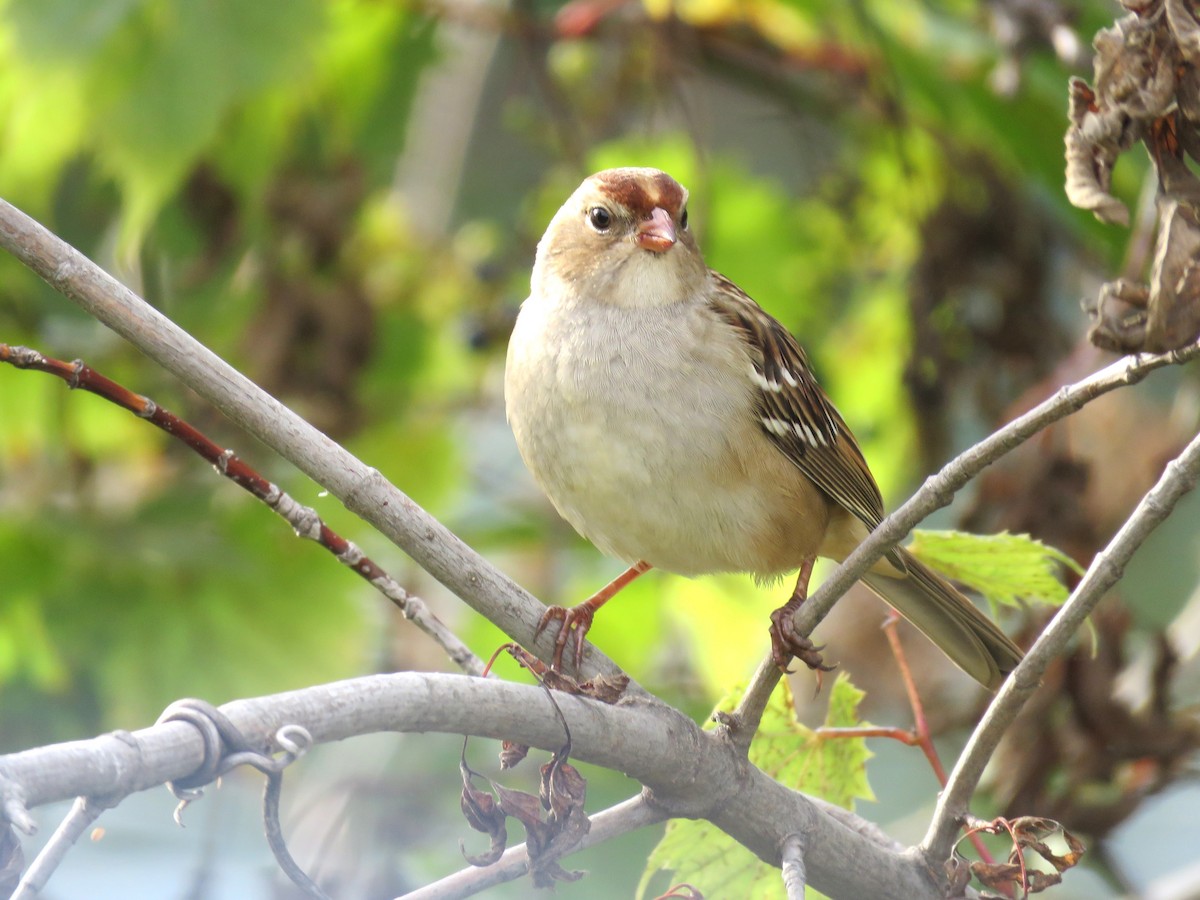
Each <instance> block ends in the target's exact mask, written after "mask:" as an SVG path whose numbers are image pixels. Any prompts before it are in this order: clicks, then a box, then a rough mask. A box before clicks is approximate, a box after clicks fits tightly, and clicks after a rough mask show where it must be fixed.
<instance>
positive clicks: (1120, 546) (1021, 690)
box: [921, 436, 1200, 860]
mask: <svg viewBox="0 0 1200 900" xmlns="http://www.w3.org/2000/svg"><path fill="white" fill-rule="evenodd" d="M1198 477H1200V436H1198V437H1195V438H1193V439H1192V442H1191V443H1190V444H1188V446H1187V448H1186V449H1185V450H1184V451H1183V453H1182V454H1180V455H1179V457H1178V458H1176V459H1175V460H1173V461H1172V462H1171V463H1170V464H1168V465H1167V468H1166V471H1164V472H1163V474H1162V477H1161V478H1159V480H1158V483H1157V484H1155V485H1154V487H1153V488H1151V489H1150V491H1149V492H1148V493H1147V494H1146V496H1145V497H1143V498H1142V502H1141V503H1139V504H1138V506H1137V509H1135V510H1134V511H1133V515H1131V516H1130V517H1129V518H1128V519H1127V520H1126V521H1125V524H1124V525H1122V526H1121V530H1120V531H1118V532H1117V535H1116V537H1114V538H1113V539H1112V541H1111V542H1109V545H1108V546H1107V547H1105V548H1104V550H1103V551H1102V552H1100V553H1098V554H1096V557H1095V559H1093V560H1092V564H1091V565H1090V566H1089V567H1088V570H1087V572H1086V573H1085V574H1084V576H1083V578H1082V579H1081V580H1080V582H1079V584H1078V585H1076V587H1075V590H1074V591H1072V593H1071V596H1070V597H1069V598H1068V599H1067V602H1066V603H1065V604H1063V607H1062V609H1060V610H1059V611H1058V612H1057V613H1056V614H1055V616H1054V618H1053V619H1052V620H1051V622H1050V624H1049V625H1048V626H1046V629H1045V630H1044V631H1043V632H1042V633H1041V635H1040V636H1039V637H1038V639H1037V641H1036V642H1035V643H1034V645H1033V646H1032V647H1031V648H1030V649H1029V652H1028V653H1027V654H1026V655H1025V659H1024V660H1022V661H1021V664H1020V665H1018V666H1017V668H1016V671H1014V672H1013V673H1012V674H1011V675H1010V676H1009V677H1008V679H1007V680H1006V681H1005V682H1004V685H1003V686H1002V687H1001V688H1000V692H999V693H998V694H996V697H995V699H993V700H992V703H991V705H990V706H989V707H988V709H987V712H986V713H984V716H983V719H982V720H981V721H980V723H979V725H978V726H977V727H976V728H975V731H974V733H972V735H971V738H970V740H969V741H968V742H967V746H966V747H965V748H964V749H963V752H962V755H961V756H960V757H959V759H958V763H957V764H956V765H955V767H954V771H953V772H951V773H950V780H949V782H948V783H947V784H946V789H945V790H944V791H942V794H941V797H940V798H939V799H938V805H937V810H936V811H935V813H934V816H933V821H932V822H931V823H930V825H929V831H928V832H927V833H926V835H925V839H924V841H922V843H921V847H922V850H923V851H924V852H925V854H926V856H927V857H928V858H929V859H931V860H941V859H946V858H947V857H948V856H949V854H950V848H951V846H952V845H953V843H954V840H955V836H956V835H957V833H958V827H959V824H960V823H961V819H962V816H963V815H965V814H966V812H967V804H968V802H969V801H970V799H971V795H972V794H973V793H974V791H975V786H976V785H977V784H978V783H979V779H980V776H982V775H983V769H984V766H986V765H987V762H988V760H989V759H991V756H992V753H993V752H994V751H995V749H996V746H997V745H998V744H999V743H1000V739H1001V738H1002V737H1003V736H1004V732H1005V731H1007V730H1008V727H1009V726H1010V725H1011V724H1012V723H1013V721H1014V720H1015V719H1016V717H1017V714H1018V713H1019V712H1020V711H1021V707H1022V706H1024V704H1025V701H1026V700H1028V699H1029V697H1030V696H1032V694H1033V692H1034V691H1036V690H1037V688H1038V685H1039V684H1040V683H1041V679H1042V676H1043V675H1044V674H1045V672H1046V669H1047V668H1048V667H1049V665H1050V663H1051V662H1052V661H1053V660H1054V658H1055V657H1057V656H1058V655H1060V654H1061V653H1062V651H1063V648H1065V647H1066V646H1067V644H1068V643H1069V642H1070V640H1071V639H1072V638H1073V637H1074V636H1075V633H1076V632H1077V631H1078V630H1079V627H1080V626H1081V625H1082V624H1083V623H1084V620H1085V619H1086V618H1087V617H1088V616H1089V615H1091V612H1092V610H1093V609H1095V608H1096V604H1097V603H1099V602H1100V600H1101V599H1102V598H1103V597H1104V595H1105V593H1106V592H1107V591H1108V589H1109V588H1111V587H1112V586H1113V585H1114V584H1116V583H1117V581H1119V580H1120V578H1121V575H1122V573H1123V572H1124V571H1125V566H1126V564H1127V563H1128V562H1129V560H1130V559H1131V558H1132V557H1133V554H1134V552H1135V551H1136V550H1137V549H1138V547H1140V546H1141V545H1142V542H1143V541H1145V540H1146V538H1147V537H1149V535H1150V532H1152V531H1153V530H1154V529H1155V528H1156V527H1157V526H1158V525H1159V524H1160V523H1161V522H1162V521H1163V520H1164V519H1166V518H1167V516H1169V515H1170V514H1171V510H1173V509H1174V508H1175V504H1176V503H1178V502H1179V498H1180V497H1182V496H1183V495H1184V494H1186V493H1187V492H1188V491H1190V490H1192V489H1193V488H1194V487H1195V486H1196V480H1197V478H1198Z"/></svg>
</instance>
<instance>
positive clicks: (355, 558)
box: [0, 343, 483, 675]
mask: <svg viewBox="0 0 1200 900" xmlns="http://www.w3.org/2000/svg"><path fill="white" fill-rule="evenodd" d="M0 362H6V363H10V364H11V365H13V366H16V367H17V368H18V369H34V370H36V371H39V372H46V373H48V374H50V375H55V376H57V377H58V378H61V379H62V380H63V381H65V382H66V384H67V387H69V388H71V389H72V390H75V389H78V390H84V391H88V392H90V393H93V394H95V395H96V396H98V397H103V398H104V399H105V400H108V401H109V402H110V403H114V404H116V405H117V406H120V407H122V408H123V409H127V410H129V411H130V412H131V413H133V414H134V415H135V416H137V417H138V418H141V419H145V420H146V421H148V422H150V423H151V424H152V425H155V426H157V427H158V428H160V429H161V430H162V431H165V432H166V433H167V434H169V435H171V436H172V437H174V438H177V439H178V440H180V441H182V442H183V443H184V444H186V445H187V446H188V447H189V448H190V449H191V450H192V451H194V452H195V453H196V454H198V455H199V456H200V457H201V458H202V459H204V460H207V461H208V462H210V463H212V466H213V468H214V469H215V470H216V471H217V473H218V474H219V475H224V476H225V477H226V478H228V479H229V480H230V481H232V482H233V483H234V484H236V485H238V487H241V488H243V489H244V490H246V491H249V492H250V494H252V495H253V496H254V497H256V498H257V499H259V500H261V501H262V502H263V503H264V504H266V506H267V507H268V508H269V509H271V510H272V511H273V512H275V513H276V514H278V515H279V516H281V517H282V518H283V520H284V521H285V522H287V523H288V524H289V525H291V526H292V530H293V531H295V532H296V536H297V537H301V538H307V539H308V540H311V541H315V542H316V543H318V544H320V545H321V546H322V547H324V548H325V549H326V550H328V551H329V552H330V553H332V554H333V555H334V557H335V558H336V559H337V561H338V562H340V563H342V564H343V565H344V566H347V567H348V568H350V569H351V570H353V571H354V572H355V573H356V574H358V575H359V576H361V577H362V578H364V579H366V581H367V582H368V583H370V584H371V585H372V586H373V587H374V588H375V589H376V590H378V591H379V592H380V593H381V594H383V595H384V596H385V597H387V598H388V599H389V600H391V601H392V603H394V604H395V605H396V607H397V608H398V609H399V610H400V612H401V613H403V614H404V618H406V619H408V620H409V621H411V622H412V623H413V624H414V625H416V626H417V627H418V628H419V629H421V631H423V632H425V633H426V634H427V635H429V637H431V638H433V640H434V641H436V642H437V643H438V644H439V645H440V646H441V647H442V649H443V650H445V651H446V655H447V656H449V657H450V659H451V660H452V661H453V662H454V663H455V664H456V665H457V666H458V667H459V668H460V669H462V670H463V671H464V672H466V673H467V674H468V675H481V674H483V661H482V660H481V659H480V658H479V657H478V656H476V655H475V654H474V653H472V652H471V649H470V648H469V647H468V646H467V645H466V644H464V643H463V642H462V640H461V639H459V637H458V635H456V634H455V633H454V632H453V631H451V630H450V629H449V628H448V627H447V626H446V624H445V623H444V622H443V621H442V620H441V619H439V618H438V617H437V616H436V615H434V614H433V611H432V610H430V608H429V606H428V605H427V604H426V603H425V601H424V600H422V599H421V598H420V597H417V596H414V595H413V594H410V593H409V592H408V591H406V590H405V589H404V588H403V587H402V586H401V585H400V583H399V582H397V581H396V580H395V579H394V578H392V576H391V575H389V574H388V573H387V572H386V571H384V570H383V569H382V568H381V567H380V566H379V565H377V564H376V563H375V561H374V560H372V559H371V558H370V557H369V556H367V555H366V554H365V553H363V552H362V550H361V549H360V548H359V547H358V546H357V545H356V544H355V543H354V542H353V541H348V540H346V539H345V538H344V537H342V536H341V535H340V534H338V533H337V532H336V531H334V530H333V529H332V528H330V527H329V526H328V525H326V524H325V522H324V521H322V519H321V517H320V516H319V515H318V514H317V511H316V510H315V509H313V508H312V507H311V506H304V505H303V504H301V503H297V502H296V500H295V499H294V498H293V497H292V496H291V495H290V494H288V493H287V492H286V491H284V490H282V489H280V487H279V486H278V485H276V484H274V483H272V482H270V481H268V480H267V479H266V478H264V477H263V476H262V475H261V474H260V473H259V472H257V471H255V470H254V469H253V468H251V466H250V465H248V464H247V463H246V461H245V460H243V459H241V458H240V457H238V456H237V455H236V454H235V453H234V452H233V451H232V450H230V449H228V448H222V447H221V446H219V445H218V444H216V443H214V442H213V441H212V440H210V439H209V438H208V436H207V435H205V434H204V433H203V432H201V431H200V430H199V429H198V428H196V427H195V426H193V425H191V424H189V423H188V422H185V421H183V420H182V419H180V418H179V417H178V416H176V415H175V414H174V413H172V412H170V411H169V410H167V409H165V408H164V407H162V406H159V405H158V404H157V403H155V402H154V401H153V400H151V399H150V398H149V397H144V396H142V395H141V394H135V393H134V392H133V391H131V390H129V389H128V388H126V387H124V386H123V385H120V384H117V383H116V382H115V381H113V380H112V379H109V378H106V377H105V376H103V375H101V374H100V373H99V372H97V371H96V370H95V369H93V368H91V367H90V366H87V365H84V363H83V361H82V360H75V361H74V362H71V363H68V362H63V361H62V360H61V359H54V358H52V357H48V356H43V355H42V354H41V353H38V352H37V351H36V350H30V349H29V348H28V347H13V346H10V345H8V344H4V343H0Z"/></svg>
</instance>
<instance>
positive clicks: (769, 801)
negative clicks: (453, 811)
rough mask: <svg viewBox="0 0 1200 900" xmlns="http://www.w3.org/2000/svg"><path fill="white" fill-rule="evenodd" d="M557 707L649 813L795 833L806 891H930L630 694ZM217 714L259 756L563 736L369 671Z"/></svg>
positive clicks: (710, 738) (49, 751)
mask: <svg viewBox="0 0 1200 900" xmlns="http://www.w3.org/2000/svg"><path fill="white" fill-rule="evenodd" d="M555 699H556V700H557V702H558V705H559V707H560V708H561V710H562V713H563V715H564V716H565V718H566V721H567V723H568V725H569V727H570V729H571V734H572V737H573V743H574V746H575V748H576V750H577V751H578V758H579V759H581V760H584V761H586V762H591V763H595V764H597V765H601V766H605V767H607V768H611V769H616V770H618V771H624V772H626V773H627V774H629V775H630V776H631V777H633V778H636V779H637V780H638V781H640V782H641V783H642V784H644V785H645V786H646V788H647V793H646V797H647V800H648V801H649V803H650V806H651V808H652V809H653V810H655V811H656V812H658V813H660V814H663V815H671V816H678V815H689V816H702V817H706V818H709V819H710V820H711V821H712V822H714V823H715V824H716V825H717V826H718V827H720V828H721V829H723V830H724V831H726V832H727V833H728V834H729V835H730V836H732V837H733V838H734V839H735V840H737V841H739V842H740V843H741V844H743V845H744V846H746V847H748V848H749V849H750V850H751V851H753V852H754V853H756V854H758V855H759V856H760V857H761V858H762V859H764V860H766V861H768V862H770V863H773V864H774V865H779V864H780V863H781V861H782V859H781V848H782V847H783V846H784V842H785V839H786V838H787V837H788V836H789V835H792V834H803V835H804V841H805V854H806V856H805V867H806V871H807V875H808V880H809V883H810V884H812V885H813V887H815V888H817V889H818V890H821V891H823V892H824V893H826V894H829V895H831V896H839V897H873V898H891V897H895V898H920V897H936V896H939V893H938V891H937V889H936V886H935V885H934V884H933V882H932V880H931V879H930V876H929V873H928V871H927V870H926V868H925V867H924V865H923V864H922V863H921V862H920V860H919V858H918V857H917V855H916V854H915V853H913V852H912V851H903V852H898V851H896V850H893V849H890V848H887V847H884V846H881V845H880V843H878V842H877V841H876V840H875V839H874V838H873V837H870V836H864V834H863V833H860V829H858V828H855V827H852V826H851V825H847V824H845V817H844V816H842V817H834V816H831V815H829V814H828V813H826V812H825V811H824V810H823V808H822V807H821V806H819V805H817V804H814V803H813V802H811V801H810V800H809V799H808V798H807V797H805V796H804V795H802V794H799V793H797V792H795V791H792V790H789V789H788V788H785V787H783V786H782V785H780V784H778V783H777V782H775V781H774V780H773V779H771V778H769V777H768V776H767V775H765V774H764V773H763V772H761V771H759V770H758V769H756V768H754V767H753V766H750V765H749V764H747V762H746V761H745V759H744V758H743V757H742V756H741V755H740V753H739V752H738V751H737V750H736V749H735V748H734V747H733V746H732V745H731V744H730V743H729V742H727V741H725V740H723V739H721V738H720V737H719V736H717V735H716V734H715V733H713V732H704V731H702V730H701V729H700V728H699V727H698V726H697V725H696V724H695V723H694V722H692V721H691V720H690V719H687V718H685V717H684V716H682V715H681V714H679V713H677V712H675V711H674V710H672V709H670V708H668V707H664V706H661V705H659V704H650V703H645V702H643V701H640V700H634V701H627V702H624V703H622V704H619V705H617V706H609V705H605V704H602V703H598V702H595V701H590V700H585V699H582V698H579V697H574V696H570V695H566V694H561V693H556V694H555ZM221 711H222V712H224V713H225V714H226V715H227V716H228V717H229V719H230V720H231V721H232V722H233V724H234V725H235V726H236V727H237V728H238V729H240V730H241V731H242V733H243V734H244V735H245V736H246V738H247V739H248V740H249V742H250V744H251V745H252V746H254V747H257V748H262V749H263V750H265V749H267V748H268V747H269V746H270V742H271V738H272V735H274V734H275V732H276V731H278V729H279V728H280V727H282V726H284V725H288V724H295V725H300V726H303V727H304V728H305V729H307V730H308V732H309V733H310V734H311V735H312V737H313V739H314V740H315V741H317V742H329V741H337V740H343V739H345V738H348V737H352V736H354V735H357V734H365V733H371V732H379V731H403V732H417V731H421V732H424V731H440V732H447V733H454V734H472V735H478V736H481V737H491V738H509V739H513V740H519V741H521V742H523V743H527V744H529V745H531V746H535V747H541V748H544V749H547V750H553V749H557V748H558V747H559V746H560V745H561V743H562V740H563V730H562V725H561V723H560V722H559V720H558V718H557V716H556V715H555V713H554V711H553V709H552V707H551V705H550V701H549V699H548V698H547V697H546V695H545V693H544V692H543V691H542V690H541V688H538V687H532V686H529V685H520V684H513V683H510V682H503V681H499V680H496V679H480V678H468V677H466V676H460V675H444V674H423V673H413V672H408V673H402V674H397V675H375V676H370V677H366V678H356V679H351V680H348V681H340V682H335V683H333V684H329V685H322V686H319V687H312V688H306V689H304V690H299V691H291V692H288V693H284V694H276V695H273V696H269V697H259V698H255V699H251V700H237V701H234V702H232V703H228V704H226V705H225V706H223V707H221ZM203 753H204V751H203V745H202V740H201V737H200V734H199V732H198V731H197V730H196V729H195V727H193V726H192V725H190V724H187V723H184V722H177V721H171V722H166V723H164V724H162V725H156V726H154V727H151V728H145V729H142V730H140V731H136V732H133V733H132V734H130V733H128V732H118V733H116V734H111V735H105V736H102V737H98V738H94V739H92V740H89V741H75V742H72V743H67V744H57V745H53V746H50V747H42V748H37V749H34V750H25V751H23V752H20V753H14V754H10V755H8V756H2V757H0V780H7V782H8V783H9V784H10V785H17V786H19V788H20V790H21V793H22V794H23V799H24V801H25V803H26V804H27V805H29V806H35V805H40V804H43V803H50V802H54V801H58V800H63V799H66V798H70V797H76V796H105V797H117V796H123V795H125V794H129V793H132V792H134V791H140V790H145V789H147V788H151V787H155V786H157V785H160V784H163V783H165V782H166V781H170V780H178V779H185V778H186V777H187V776H188V775H190V774H191V773H193V772H194V771H196V769H198V768H199V766H200V765H201V762H202V758H203ZM446 799H447V802H448V803H451V802H454V800H455V799H456V798H452V797H449V796H448V797H447V798H446ZM465 828H466V825H465V823H464V829H465ZM867 833H868V834H869V829H867Z"/></svg>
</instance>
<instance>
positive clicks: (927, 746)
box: [883, 611, 946, 787]
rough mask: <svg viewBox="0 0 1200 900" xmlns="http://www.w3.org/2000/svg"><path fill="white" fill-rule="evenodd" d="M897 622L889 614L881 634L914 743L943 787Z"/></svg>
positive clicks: (942, 773) (941, 770) (943, 775)
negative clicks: (902, 694) (892, 662)
mask: <svg viewBox="0 0 1200 900" xmlns="http://www.w3.org/2000/svg"><path fill="white" fill-rule="evenodd" d="M899 621H900V616H899V615H898V614H897V613H895V612H894V611H893V612H891V613H890V614H889V615H888V617H887V621H886V622H885V623H884V626H883V633H884V634H885V635H887V639H888V644H889V645H890V646H891V648H892V656H894V657H895V658H896V665H897V666H898V667H899V669H900V677H901V679H902V680H903V681H904V690H905V691H906V692H907V693H908V703H909V705H910V706H911V707H912V711H913V730H912V735H913V738H914V743H915V744H916V745H917V746H918V747H920V748H921V752H923V753H924V754H925V758H926V759H927V760H929V766H930V768H932V769H933V774H934V775H935V776H936V777H937V780H938V784H940V785H941V786H942V787H945V786H946V767H945V766H943V765H942V760H941V757H939V756H938V752H937V748H936V747H934V746H933V735H932V734H930V733H929V721H928V720H927V719H926V718H925V704H924V703H922V702H921V695H920V694H919V693H918V692H917V683H916V681H914V680H913V677H912V669H911V668H909V665H908V655H907V654H906V653H905V652H904V647H903V646H902V645H901V643H900V633H899V631H898V629H897V628H896V625H897V623H899Z"/></svg>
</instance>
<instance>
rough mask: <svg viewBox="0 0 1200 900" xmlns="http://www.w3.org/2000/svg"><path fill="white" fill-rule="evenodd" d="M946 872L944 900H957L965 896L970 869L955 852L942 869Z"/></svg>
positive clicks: (969, 881) (969, 879)
mask: <svg viewBox="0 0 1200 900" xmlns="http://www.w3.org/2000/svg"><path fill="white" fill-rule="evenodd" d="M942 868H943V869H944V870H945V872H946V884H945V896H946V900H958V898H960V897H965V896H966V895H967V885H968V884H970V883H971V867H970V866H969V865H968V864H967V861H966V859H964V858H963V857H962V855H961V854H960V853H959V852H958V851H957V850H955V851H954V852H953V853H952V854H951V855H950V858H949V859H948V860H946V862H945V864H944V865H943V867H942Z"/></svg>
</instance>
